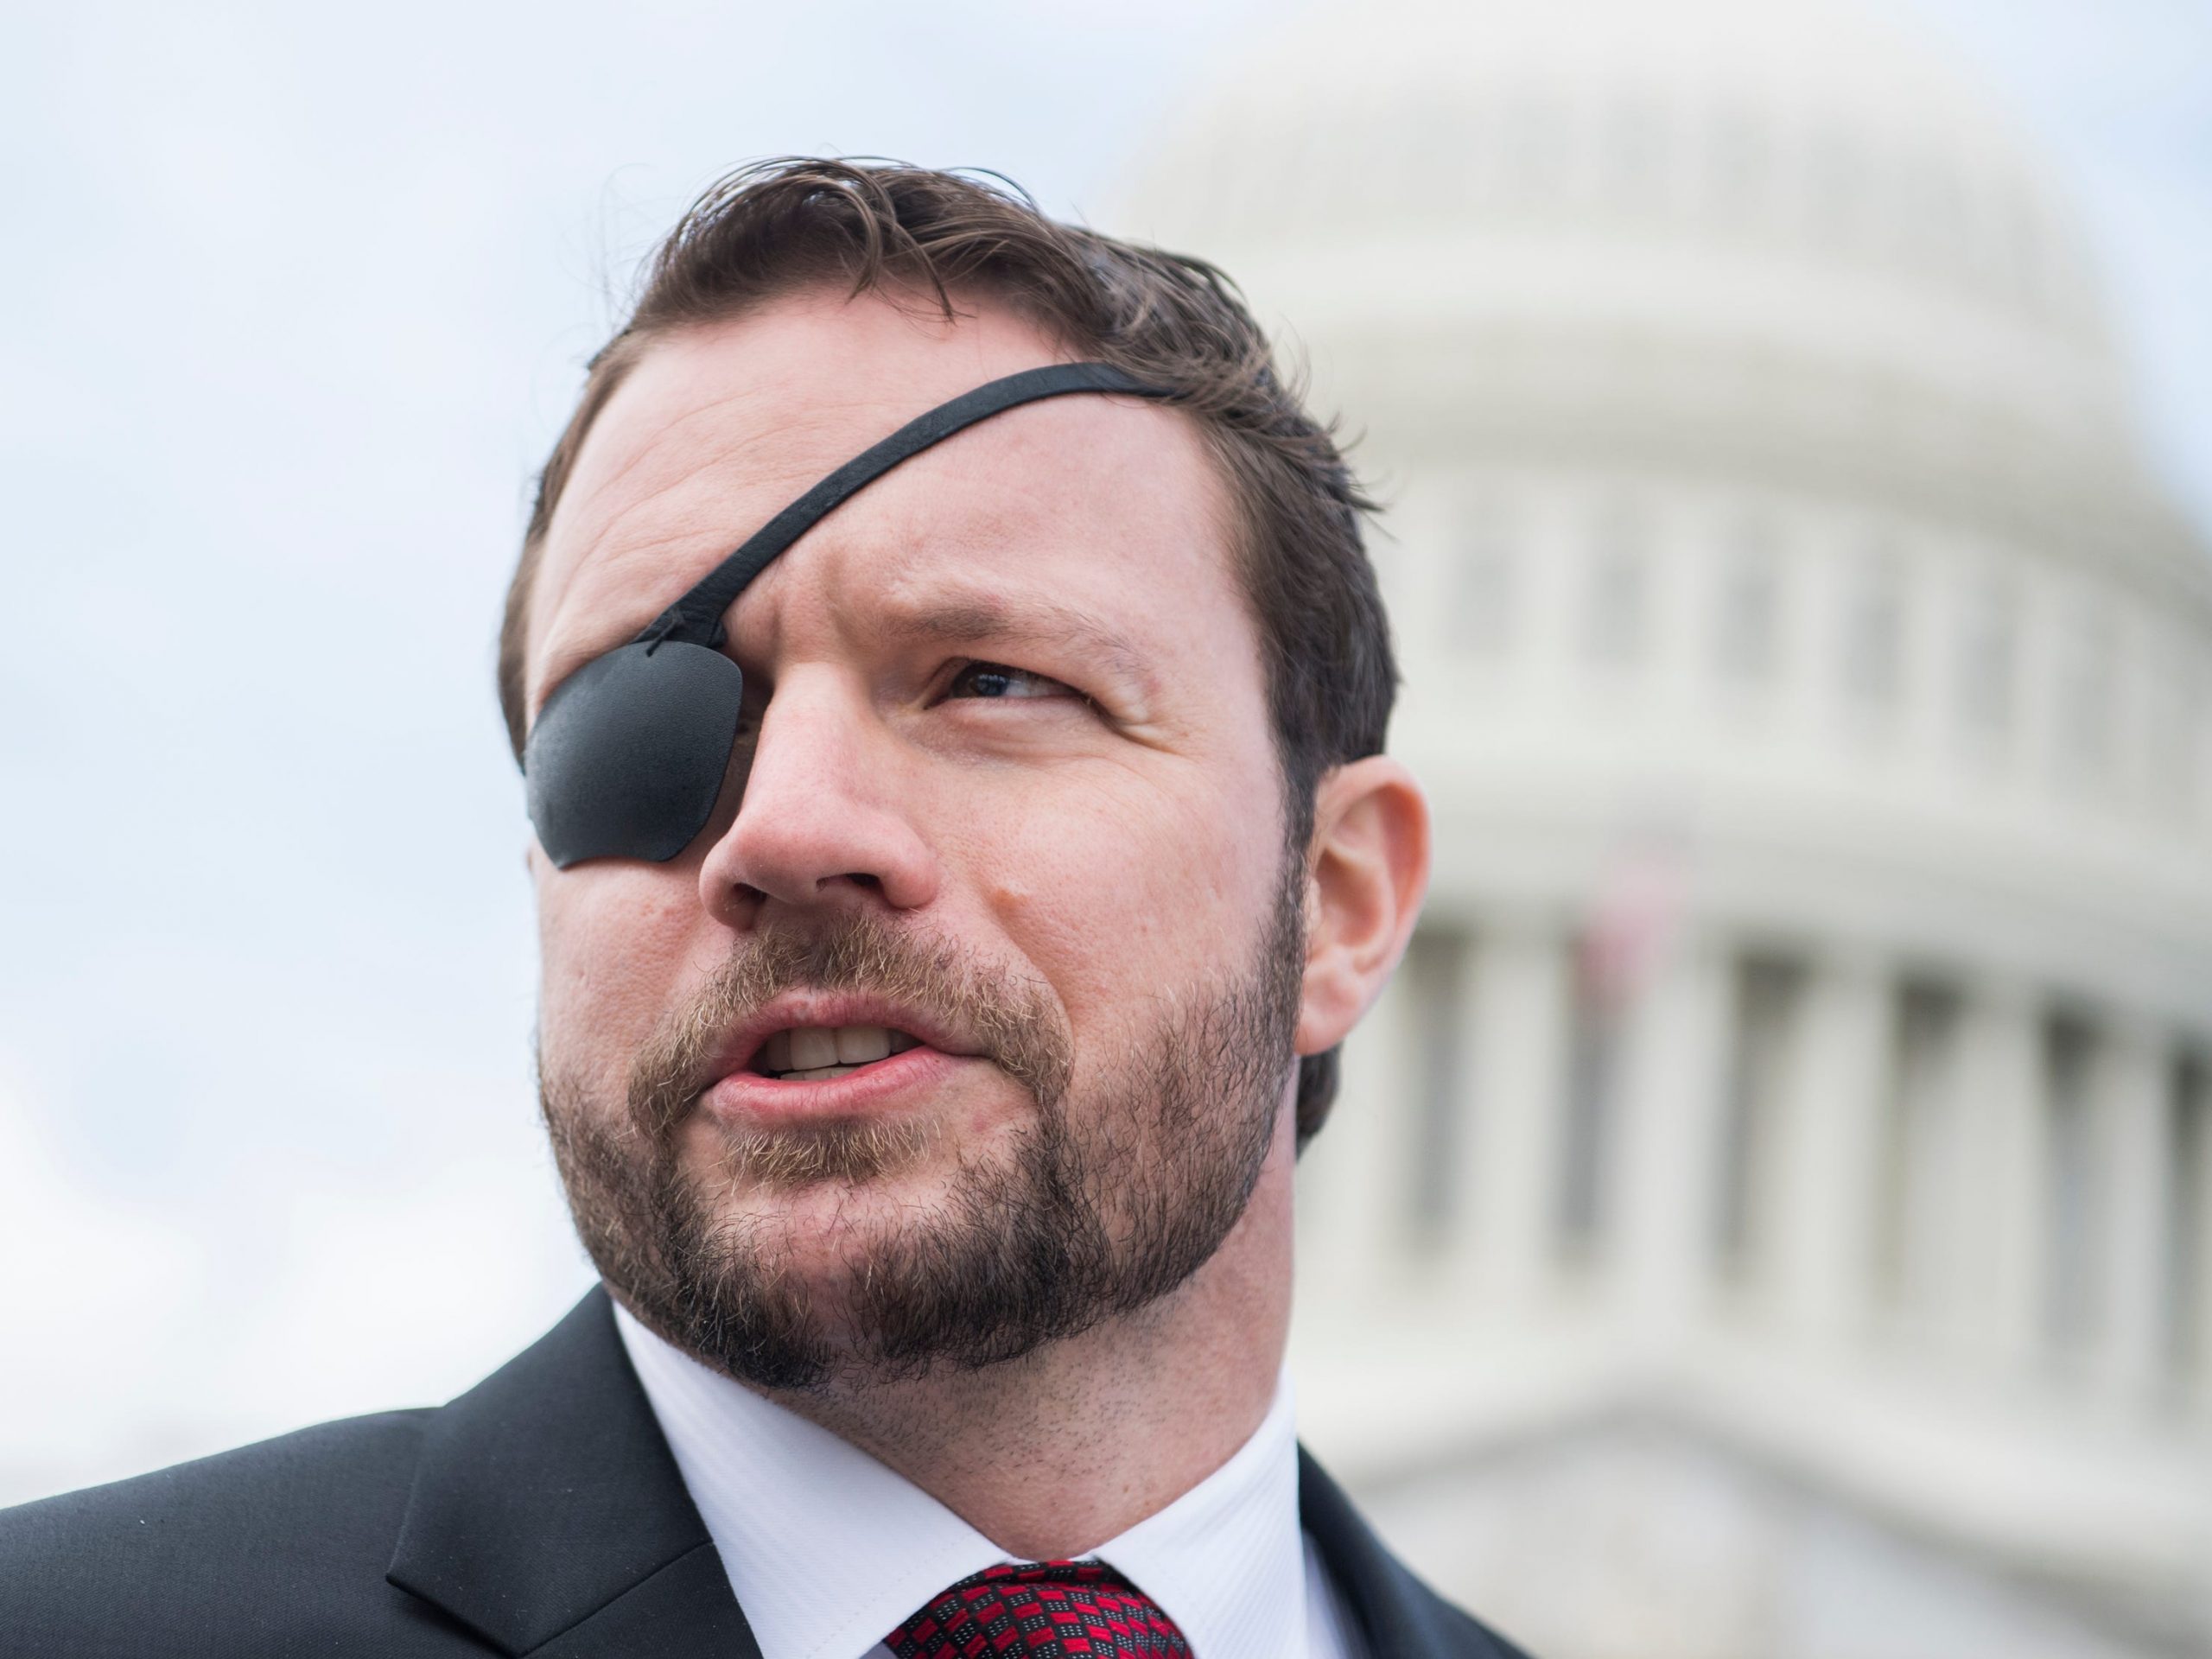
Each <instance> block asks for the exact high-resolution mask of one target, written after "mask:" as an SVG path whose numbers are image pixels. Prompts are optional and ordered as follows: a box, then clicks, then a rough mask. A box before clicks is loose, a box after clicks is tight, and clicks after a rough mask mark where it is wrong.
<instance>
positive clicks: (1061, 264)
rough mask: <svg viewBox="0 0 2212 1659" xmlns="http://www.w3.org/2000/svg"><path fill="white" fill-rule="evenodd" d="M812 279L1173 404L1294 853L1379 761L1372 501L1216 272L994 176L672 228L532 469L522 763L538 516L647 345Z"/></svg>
mask: <svg viewBox="0 0 2212 1659" xmlns="http://www.w3.org/2000/svg"><path fill="white" fill-rule="evenodd" d="M819 283H836V284H841V285H843V286H844V287H846V288H847V289H848V290H849V292H850V293H851V294H853V295H855V296H858V295H860V294H862V293H865V292H868V291H869V290H871V289H875V290H887V291H891V292H893V293H902V292H903V293H908V294H919V295H922V296H928V297H929V298H931V299H932V300H933V301H934V302H935V304H936V305H937V306H938V308H940V309H941V310H942V311H943V312H944V315H945V316H946V318H947V319H948V320H950V319H951V318H953V317H955V316H956V315H957V312H956V311H955V309H954V306H953V298H952V296H954V295H955V294H956V293H957V294H959V295H962V296H988V297H990V298H992V299H995V300H996V301H999V302H1001V303H1004V304H1007V305H1009V306H1011V307H1013V308H1015V309H1016V310H1018V311H1019V312H1020V314H1022V315H1024V316H1026V317H1027V318H1028V319H1029V320H1030V321H1033V322H1034V323H1036V324H1037V325H1038V326H1039V327H1042V328H1044V329H1045V330H1046V331H1047V332H1048V333H1050V334H1052V335H1053V336H1054V337H1055V338H1056V339H1058V340H1061V341H1063V342H1064V343H1065V344H1066V345H1067V346H1069V347H1070V348H1071V349H1072V350H1075V351H1077V352H1078V353H1081V354H1082V355H1083V356H1084V357H1087V358H1093V359H1099V360H1102V361H1104V362H1108V363H1111V364H1113V365H1116V367H1119V368H1121V369H1123V370H1126V371H1127V372H1129V373H1130V374H1132V375H1135V377H1137V378H1140V379H1141V380H1143V381H1145V382H1147V384H1149V385H1155V386H1160V387H1165V388H1166V389H1167V390H1168V391H1171V392H1173V394H1174V397H1173V404H1174V406H1176V407H1178V408H1180V409H1181V410H1184V411H1185V413H1186V414H1187V415H1188V416H1190V418H1191V419H1192V421H1193V422H1195V423H1197V425H1198V430H1199V432H1200V434H1201V435H1202V437H1203V439H1204V440H1205V443H1206V446H1207V448H1208V450H1209V452H1210V453H1211V454H1212V456H1213V458H1214V460H1215V461H1216V463H1217V465H1218V466H1219V467H1221V470H1222V473H1223V475H1224V478H1225V480H1227V482H1228V484H1229V486H1230V497H1231V499H1232V502H1233V503H1234V507H1235V512H1236V523H1235V525H1234V533H1235V535H1236V546H1235V548H1234V550H1233V554H1234V556H1235V558H1236V565H1237V570H1238V575H1240V577H1241V579H1242V581H1243V586H1244V590H1245V594H1246V596H1247V598H1248V600H1249V602H1250V604H1251V607H1252V610H1253V613H1254V617H1255V620H1256V621H1257V623H1258V625H1259V636H1260V645H1261V658H1262V666H1263V670H1264V672H1265V675H1266V681H1267V692H1268V712H1269V715H1270V716H1271V719H1272V721H1273V724H1274V737H1275V747H1276V753H1277V757H1278V759H1279V760H1280V762H1281V768H1282V775H1283V790H1284V803H1285V817H1286V818H1287V831H1288V835H1289V841H1290V849H1289V850H1290V853H1291V855H1294V856H1296V857H1298V858H1300V859H1301V860H1302V859H1303V858H1304V857H1305V856H1306V842H1308V841H1309V840H1310V839H1311V838H1312V836H1313V791H1314V788H1315V785H1317V784H1318V783H1319V780H1320V779H1321V776H1322V774H1323V773H1325V772H1327V771H1328V770H1329V768H1331V767H1332V766H1338V765H1340V764H1342V763H1343V762H1344V761H1348V760H1357V759H1358V758H1360V757H1361V756H1363V755H1369V754H1376V753H1381V751H1382V748H1383V733H1384V729H1385V728H1386V727H1387V725H1388V724H1389V717H1390V705H1391V702H1392V701H1393V700H1394V698H1395V695H1396V689H1397V670H1396V665H1395V662H1394V661H1393V658H1392V656H1391V651H1390V634H1389V622H1388V620H1387V619H1386V618H1385V617H1384V615H1383V601H1382V596H1381V594H1380V593H1379V592H1378V591H1377V589H1376V582H1375V572H1374V568H1373V567H1372V566H1371V565H1370V563H1368V559H1367V553H1366V550H1365V547H1364V545H1363V543H1362V540H1361V534H1360V515H1361V514H1362V513H1363V512H1368V511H1371V509H1372V504H1371V503H1370V501H1369V500H1368V499H1367V498H1366V496H1365V495H1364V494H1363V492H1362V491H1361V489H1360V487H1359V484H1358V482H1357V480H1356V479H1355V478H1354V477H1353V476H1352V474H1351V468H1350V467H1347V466H1346V465H1345V462H1344V456H1343V455H1342V454H1341V453H1340V452H1339V450H1338V447H1337V444H1336V442H1335V441H1334V439H1333V437H1332V433H1331V430H1330V429H1329V428H1327V427H1325V426H1324V425H1321V424H1319V423H1316V422H1315V421H1314V420H1313V418H1312V417H1311V416H1308V415H1307V414H1306V410H1305V409H1304V407H1303V397H1302V395H1301V391H1300V387H1298V386H1297V385H1290V384H1286V382H1285V381H1284V379H1283V378H1281V376H1279V375H1278V374H1277V373H1276V372H1275V368H1274V359H1273V354H1272V353H1271V352H1270V351H1269V348H1268V342H1267V338H1266V336H1265V335H1264V334H1262V333H1261V331H1260V328H1259V326H1258V325H1257V324H1256V323H1255V322H1254V321H1253V320H1252V317H1251V315H1250V313H1249V312H1248V311H1247V310H1246V309H1245V307H1244V304H1243V301H1242V299H1241V298H1240V297H1239V296H1238V295H1237V293H1236V289H1235V286H1234V285H1233V284H1232V283H1230V281H1229V279H1228V278H1227V277H1225V276H1224V275H1223V274H1222V272H1220V271H1219V270H1216V269H1215V268H1214V267H1213V266H1211V265H1210V264H1206V263H1205V261H1204V260H1202V259H1194V258H1192V257H1188V256H1186V255H1183V254H1174V253H1166V252H1162V251H1160V250H1158V249H1156V248H1147V247H1140V246H1137V245H1133V244H1130V243H1127V242H1121V241H1117V240H1116V239H1115V238H1111V237H1107V236H1101V235H1098V234H1097V233H1096V232H1091V231H1086V230H1082V229H1078V228H1077V227H1076V226H1069V225H1062V224H1059V223H1058V222H1057V221H1055V220H1053V219H1048V218H1046V216H1045V215H1044V214H1043V213H1041V212H1039V209H1038V207H1037V206H1036V204H1035V203H1034V202H1033V201H1032V200H1029V198H1028V197H1027V195H1025V194H1021V193H1020V191H1019V190H1018V189H1017V188H1014V187H1012V186H1011V185H1009V184H1007V182H1006V181H1003V180H1001V179H998V178H996V177H995V175H983V176H982V177H980V178H979V177H970V176H967V175H957V174H950V173H941V172H933V171H931V170H928V169H925V168H916V167H908V166H905V165H901V164H897V163H889V162H867V163H861V162H842V161H823V160H817V159H812V158H807V157H785V158H782V159H779V160H775V161H768V162H756V163H754V164H753V165H751V166H748V167H744V168H739V169H738V170H737V171H735V172H734V173H731V174H730V175H728V176H727V177H725V178H723V179H722V180H721V181H719V182H717V183H716V184H715V185H713V186H712V187H711V188H709V189H708V190H707V191H706V193H705V194H702V196H701V197H700V198H699V199H698V200H696V202H694V203H693V204H692V206H691V207H690V210H689V211H688V212H687V213H685V214H684V215H683V218H682V219H680V220H678V221H677V226H676V228H675V229H674V230H673V231H671V232H670V233H669V235H668V238H667V239H666V240H664V242H663V243H662V244H661V245H660V247H659V248H658V251H656V252H655V253H654V255H653V257H652V261H651V263H650V264H649V265H648V266H647V268H646V271H645V282H644V285H643V289H642V291H641V293H640V295H639V299H638V302H637V303H636V305H635V307H634V308H632V311H631V314H630V318H629V321H627V322H626V323H625V324H624V325H623V326H622V327H621V329H620V331H619V332H618V333H617V334H615V336H614V337H613V339H612V340H609V341H608V342H607V345H606V346H603V347H602V348H601V350H600V352H599V354H598V355H597V356H595V357H594V358H593V359H592V360H591V365H590V369H589V372H588V376H587V378H586V379H585V383H584V391H583V396H582V398H581V399H580V400H579V401H578V403H577V405H576V410H575V414H573V415H572V416H569V424H568V426H567V428H566V429H565V430H563V432H562V434H561V437H560V441H559V442H557V443H556V444H555V445H554V447H553V453H552V454H551V456H550V458H549V459H548V460H547V461H546V463H545V467H544V470H543V472H541V473H540V474H539V475H538V480H537V502H536V505H534V506H533V507H532V508H531V515H530V527H529V529H528V531H526V532H525V533H524V537H523V546H522V556H521V559H520V561H519V562H518V563H517V564H516V567H515V573H514V579H513V581H512V582H511V583H510V584H509V586H508V588H507V601H506V612H505V620H504V621H503V623H502V624H501V626H500V631H499V705H500V708H501V709H502V710H503V711H504V712H505V715H506V721H507V735H508V738H509V740H510V741H511V742H512V744H513V746H514V751H515V754H516V757H517V759H518V760H519V759H520V757H521V754H522V750H523V740H524V728H525V721H524V706H523V657H524V645H525V641H524V631H525V626H526V618H527V613H528V611H529V608H530V595H531V584H532V582H533V580H534V578H535V577H536V575H537V564H538V557H539V554H540V552H541V550H542V549H543V544H544V539H545V532H546V529H547V526H548V525H549V524H550V522H551V520H552V518H553V512H554V509H555V508H556V506H557V505H559V503H560V499H561V493H562V490H563V487H564V486H566V485H567V483H568V480H569V474H571V473H572V472H573V471H574V470H575V463H576V456H577V453H578V452H579V451H580V450H581V449H582V447H583V442H584V440H585V438H586V437H587V436H588V435H589V433H590V431H591V429H592V425H593V423H594V421H596V420H597V418H598V416H599V413H600V411H601V410H602V409H604V408H605V407H606V406H607V399H608V398H609V397H612V396H613V393H614V391H615V389H616V388H617V387H618V386H620V385H621V384H622V381H623V379H624V378H625V377H626V375H627V374H628V372H629V371H630V369H631V367H632V365H634V364H636V362H637V361H638V359H639V358H640V357H641V356H642V355H643V354H644V353H645V348H646V347H647V346H651V345H652V343H653V342H654V341H656V340H660V339H662V338H664V337H665V336H667V335H669V334H672V333H674V332H676V331H677V330H680V329H683V328H684V327H693V326H698V325H702V324H708V323H713V322H719V321H727V320H728V319H729V318H730V317H732V316H734V315H737V314H739V313H741V312H743V311H745V310H747V309H749V308H752V307H753V306H754V305H756V304H758V303H760V302H762V301H764V300H766V299H769V298H772V297H775V296H779V295H782V294H786V293H789V292H791V291H792V290H794V289H801V288H805V287H808V286H811V285H815V284H819ZM1337 1072H1338V1066H1337V1053H1336V1051H1335V1050H1333V1049H1332V1050H1331V1051H1330V1052H1327V1053H1325V1054H1316V1055H1311V1056H1308V1057H1307V1058H1305V1059H1303V1060H1302V1061H1300V1068H1299V1079H1298V1137H1299V1142H1300V1145H1301V1146H1303V1145H1304V1143H1305V1141H1306V1140H1307V1139H1308V1138H1309V1137H1310V1136H1312V1135H1313V1133H1314V1131H1315V1130H1317V1129H1319V1128H1320V1126H1321V1122H1322V1120H1323V1119H1324V1118H1325V1117H1326V1116H1327V1115H1328V1110H1329V1107H1330V1105H1331V1103H1332V1102H1333V1101H1334V1099H1335V1097H1336V1092H1337Z"/></svg>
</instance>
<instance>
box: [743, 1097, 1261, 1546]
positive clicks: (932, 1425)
mask: <svg viewBox="0 0 2212 1659" xmlns="http://www.w3.org/2000/svg"><path fill="white" fill-rule="evenodd" d="M1288 1118H1289V1114H1287V1113H1285V1114H1284V1119H1285V1125H1286V1133H1285V1134H1284V1135H1281V1136H1279V1137H1278V1144H1277V1146H1276V1147H1275V1148H1274V1150H1273V1151H1272V1152H1271V1153H1270V1154H1269V1155H1268V1162H1267V1165H1266V1167H1265V1168H1264V1169H1263V1171H1262V1174H1261V1177H1260V1181H1259V1185H1257V1186H1256V1187H1255V1189H1254V1191H1253V1194H1252V1199H1251V1202H1250V1203H1249V1205H1247V1206H1246V1208H1245V1211H1244V1214H1243V1217H1241V1218H1240V1219H1239V1220H1238V1222H1237V1224H1236V1226H1235V1227H1234V1228H1232V1229H1231V1230H1230V1235H1229V1236H1228V1237H1227V1238H1226V1239H1225V1240H1224V1241H1223V1243H1222V1247H1221V1249H1218V1250H1217V1251H1216V1252H1215V1253H1214V1255H1213V1256H1212V1258H1211V1260H1210V1261H1208V1262H1207V1263H1206V1264H1205V1266H1204V1267H1203V1268H1200V1269H1199V1270H1198V1272H1197V1273H1195V1274H1192V1276H1191V1278H1190V1279H1189V1280H1188V1281H1186V1282H1185V1284H1184V1285H1183V1286H1182V1287H1180V1288H1179V1289H1178V1290H1177V1291H1175V1292H1174V1293H1173V1294H1171V1295H1169V1296H1166V1297H1165V1298H1163V1299H1161V1300H1160V1301H1158V1302H1156V1303H1154V1304H1153V1305H1152V1306H1148V1307H1146V1308H1142V1309H1140V1310H1138V1311H1137V1312H1136V1313H1130V1314H1126V1315H1122V1316H1120V1317H1118V1318H1116V1319H1109V1320H1108V1321H1106V1322H1105V1323H1104V1324H1103V1325H1098V1326H1097V1327H1096V1328H1095V1329H1093V1330H1091V1331H1089V1332H1084V1334H1082V1335H1080V1336H1077V1337H1071V1338H1066V1339H1065V1340H1063V1341H1060V1342H1056V1343H1052V1344H1047V1345H1046V1347H1044V1348H1042V1349H1039V1351H1037V1352H1035V1353H1033V1354H1031V1355H1029V1356H1027V1357H1024V1358H1022V1359H1020V1360H1014V1361H1009V1362H1007V1363H1003V1364H999V1365H994V1366H989V1367H987V1368H985V1369H983V1370H976V1371H963V1372H944V1373H938V1372H931V1374H929V1375H926V1376H922V1377H918V1378H910V1379H900V1380H897V1381H887V1382H864V1383H855V1384H852V1385H847V1386H840V1387H838V1388H835V1389H830V1390H829V1391H826V1392H823V1393H809V1394H779V1395H776V1396H775V1397H776V1399H777V1400H778V1402H779V1403H780V1404H782V1405H784V1406H785V1407H787V1408H790V1409H791V1410H792V1411H795V1412H797V1413H798V1414H800V1415H802V1416H804V1417H807V1418H809V1419H810V1420H812V1421H815V1422H817V1423H819V1424H820V1425H821V1426H822V1427H824V1428H827V1429H828V1430H829V1431H830V1433H834V1434H836V1435H837V1436H839V1437H840V1438H841V1439H842V1440H848V1441H849V1442H851V1443H852V1444H853V1445H855V1446H858V1447H860V1448H861V1450H862V1451H864V1452H868V1454H869V1455H870V1456H872V1457H874V1459H877V1460H878V1461H879V1462H880V1463H882V1464H884V1465H887V1466H888V1467H889V1468H891V1469H893V1470H895V1471H897V1472H898V1473H899V1474H901V1475H903V1476H905V1477H906V1478H907V1479H908V1480H911V1481H912V1482H913V1483H914V1484H915V1485H917V1486H918V1487H920V1488H921V1489H922V1490H923V1491H925V1492H927V1493H929V1494H930V1496H931V1497H934V1498H936V1499H937V1500H938V1502H939V1503H943V1504H944V1506H945V1507H946V1508H947V1509H949V1510H951V1511H952V1512H953V1513H954V1514H956V1515H957V1516H960V1517H961V1519H963V1521H965V1522H968V1524H969V1525H970V1526H972V1527H974V1528H975V1529H976V1531H978V1532H980V1533H982V1535H984V1536H985V1537H986V1538H988V1539H989V1540H990V1541H992V1542H993V1543H995V1544H996V1545H997V1546H998V1547H999V1548H1001V1549H1003V1550H1005V1551H1006V1552H1007V1554H1010V1555H1014V1556H1016V1557H1018V1558H1020V1559H1022V1560H1066V1559H1068V1558H1070V1557H1071V1556H1076V1555H1080V1554H1084V1553H1085V1552H1086V1551H1089V1550H1092V1549H1096V1548H1097V1547H1098V1546H1099V1545H1100V1544H1103V1543H1104V1542H1105V1541H1107V1540H1109V1539H1110V1538H1113V1537H1115V1536H1116V1535H1119V1534H1121V1533H1122V1532H1125V1531H1127V1530H1128V1529H1129V1528H1130V1527H1132V1526H1135V1524H1136V1523H1137V1522H1139V1521H1141V1520H1143V1519H1144V1518H1145V1517H1146V1516H1149V1515H1153V1514H1155V1513H1157V1512H1158V1511H1159V1510H1162V1509H1165V1508H1166V1506H1167V1505H1168V1504H1170V1503H1173V1502H1174V1501H1175V1499H1177V1498H1178V1497H1181V1496H1182V1495H1183V1494H1184V1493H1185V1492H1187V1491H1190V1490H1191V1489H1192V1487H1193V1486H1196V1485H1197V1484H1198V1483H1199V1482H1200V1481H1202V1480H1204V1479H1205V1478H1206V1477H1207V1476H1208V1475H1211V1473H1212V1472H1213V1471H1215V1470H1217V1469H1218V1468H1220V1467H1221V1465H1223V1464H1224V1463H1226V1462H1228V1461H1229V1459H1230V1458H1231V1457H1232V1456H1234V1455H1235V1454H1236V1451H1237V1450H1238V1448H1239V1447H1241V1446H1243V1444H1244V1442H1245V1441H1246V1440H1249V1439H1250V1438H1251V1437H1252V1433H1253V1432H1254V1431H1255V1429H1257V1428H1258V1427H1259V1426H1260V1423H1261V1421H1262V1419H1263V1418H1265V1417H1266V1415H1267V1414H1268V1407H1269V1405H1270V1404H1272V1403H1273V1402H1274V1393H1275V1388H1276V1385H1277V1381H1278V1379H1279V1377H1280V1376H1281V1369H1282V1356H1283V1346H1284V1343H1285V1340H1286V1338H1287V1335H1288V1330H1289V1319H1290V1279H1291V1274H1290V1268H1291V1201H1290V1166H1291V1161H1292V1150H1291V1146H1290V1138H1289V1135H1288V1134H1287V1123H1288Z"/></svg>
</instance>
